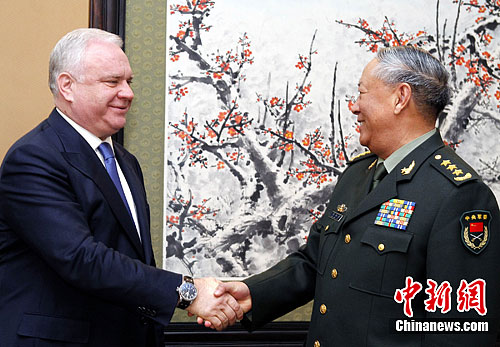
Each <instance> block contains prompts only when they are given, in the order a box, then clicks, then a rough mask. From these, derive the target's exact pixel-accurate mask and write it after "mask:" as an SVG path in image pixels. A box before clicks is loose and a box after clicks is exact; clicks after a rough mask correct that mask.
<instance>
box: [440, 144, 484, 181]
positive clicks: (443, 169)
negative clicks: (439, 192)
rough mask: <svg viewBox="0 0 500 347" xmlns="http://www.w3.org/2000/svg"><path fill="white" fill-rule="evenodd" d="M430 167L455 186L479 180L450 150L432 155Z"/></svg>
mask: <svg viewBox="0 0 500 347" xmlns="http://www.w3.org/2000/svg"><path fill="white" fill-rule="evenodd" d="M445 148H446V147H445ZM431 166H432V167H434V168H435V169H436V170H437V171H439V172H440V173H441V174H443V175H444V176H445V177H446V178H448V179H449V180H450V181H452V182H453V183H454V184H455V185H457V186H459V185H461V184H463V183H466V182H469V181H474V180H478V179H480V177H479V175H478V174H477V173H476V172H475V171H474V170H473V169H472V168H471V167H470V166H469V165H468V164H467V163H466V162H465V161H463V159H462V158H460V157H459V156H458V155H457V154H456V153H455V152H454V151H453V150H452V149H450V150H449V151H448V150H439V151H437V152H436V153H434V157H433V158H432V159H431Z"/></svg>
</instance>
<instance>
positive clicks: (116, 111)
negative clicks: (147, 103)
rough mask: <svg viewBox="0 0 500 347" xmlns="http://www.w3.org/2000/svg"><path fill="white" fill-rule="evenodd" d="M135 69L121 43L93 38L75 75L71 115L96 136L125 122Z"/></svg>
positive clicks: (118, 128) (116, 128)
mask: <svg viewBox="0 0 500 347" xmlns="http://www.w3.org/2000/svg"><path fill="white" fill-rule="evenodd" d="M132 76H133V75H132V69H131V68H130V64H129V61H128V58H127V56H126V55H125V53H123V51H122V50H121V48H120V47H118V46H117V45H115V44H112V43H107V42H99V41H96V42H91V43H90V44H89V46H88V47H87V50H86V53H85V55H84V57H83V68H82V73H81V75H80V76H75V77H76V81H75V83H74V87H73V93H72V95H73V102H72V105H71V114H70V115H68V116H70V117H71V118H72V119H73V120H75V121H76V122H77V123H78V124H80V125H81V126H83V127H84V128H85V129H87V130H88V131H90V132H91V133H92V134H94V135H96V136H97V137H99V138H101V139H104V138H106V137H108V136H111V135H112V134H114V133H116V132H117V131H119V130H120V129H121V128H123V127H124V126H125V123H126V114H127V111H128V110H129V108H130V104H131V102H132V99H133V98H134V93H133V92H132V89H131V88H130V82H131V81H132Z"/></svg>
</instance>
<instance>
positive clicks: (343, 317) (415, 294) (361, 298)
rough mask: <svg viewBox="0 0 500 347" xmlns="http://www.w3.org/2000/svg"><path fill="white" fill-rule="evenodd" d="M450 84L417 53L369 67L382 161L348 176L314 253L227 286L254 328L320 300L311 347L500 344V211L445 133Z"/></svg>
mask: <svg viewBox="0 0 500 347" xmlns="http://www.w3.org/2000/svg"><path fill="white" fill-rule="evenodd" d="M447 82H448V74H447V72H446V70H445V68H444V67H443V66H442V65H441V64H440V63H439V61H437V60H436V59H435V58H433V57H432V56H431V55H430V54H429V53H427V52H425V51H423V50H420V49H416V48H413V47H394V48H388V49H383V50H381V51H380V52H379V53H378V55H377V57H376V58H375V59H373V60H372V61H371V62H370V63H369V64H368V65H367V66H366V68H365V69H364V71H363V74H362V76H361V79H360V82H359V89H358V90H359V96H358V99H357V101H356V103H355V104H354V106H353V107H352V111H353V112H354V113H355V114H356V115H357V117H358V119H357V120H358V122H359V123H360V143H361V144H362V145H364V146H367V147H368V148H369V149H370V150H371V153H367V154H364V155H361V156H359V157H358V158H356V159H354V160H352V161H351V162H350V164H349V166H348V167H347V169H346V170H345V171H344V172H343V174H342V175H341V176H340V177H339V179H338V182H337V184H336V186H335V190H334V192H333V194H332V196H331V199H330V201H329V203H328V206H327V209H326V211H325V213H324V215H323V216H322V217H321V218H320V219H319V220H318V222H317V223H315V224H314V225H313V226H312V227H311V230H310V233H309V237H308V239H307V244H306V245H304V246H303V247H302V248H301V249H300V250H299V251H297V252H295V253H293V254H292V255H290V256H289V257H288V258H286V259H284V260H283V261H281V262H280V263H278V264H277V265H275V266H274V267H272V268H271V269H269V270H267V271H265V272H263V273H261V274H258V275H255V276H252V277H250V278H248V279H246V280H245V281H244V282H232V283H227V284H222V285H220V286H219V288H218V289H217V290H216V295H218V294H221V293H224V292H229V293H231V294H232V295H233V296H234V297H235V298H237V299H238V300H239V301H240V304H241V305H242V307H243V308H244V311H245V312H248V313H247V315H246V316H245V319H244V324H246V325H247V327H248V328H249V329H256V328H258V327H260V326H262V325H263V324H265V323H267V322H270V321H271V320H273V319H275V318H277V317H279V316H281V315H283V314H284V313H286V312H289V311H291V310H292V309H294V308H296V307H299V306H300V305H303V304H305V303H307V302H308V301H310V300H312V299H314V305H313V311H312V312H313V313H312V317H311V323H310V328H309V333H308V337H307V342H306V346H311V347H312V346H315V347H319V346H328V347H330V346H493V345H494V343H495V338H496V332H497V329H498V318H499V316H500V307H499V306H500V275H499V272H498V268H499V266H500V234H499V232H500V213H499V210H498V206H497V202H496V200H495V197H494V195H493V194H492V192H491V191H490V189H489V188H488V187H487V186H486V185H485V184H484V183H483V182H482V181H481V178H480V177H479V176H478V174H477V173H476V172H475V171H474V170H473V169H472V168H471V167H470V166H469V165H468V164H467V163H465V162H464V161H463V160H462V159H461V158H460V157H459V156H458V155H457V154H456V153H455V152H454V151H453V150H452V149H451V148H450V147H448V146H445V144H444V143H443V141H442V139H441V137H440V135H439V132H438V131H437V130H436V129H435V128H434V125H435V122H436V118H437V116H438V114H439V113H440V112H441V111H442V110H443V108H444V107H445V106H446V104H447V102H448V99H449V93H450V92H449V89H448V86H447ZM384 171H385V175H384ZM250 310H251V311H250ZM430 318H441V319H447V320H448V321H449V322H453V329H456V330H459V329H468V328H470V326H469V325H467V323H465V322H464V321H463V320H464V319H469V320H472V321H474V322H475V321H482V320H484V319H486V320H487V324H488V331H487V332H486V333H485V332H476V333H474V332H467V333H465V332H464V333H461V334H450V333H448V334H447V333H442V330H439V328H436V327H434V328H433V326H432V325H430ZM412 319H423V320H424V322H423V323H422V322H420V325H419V324H417V323H415V322H412ZM201 322H202V320H201V319H199V323H201ZM455 322H458V324H455ZM206 325H207V326H208V325H210V324H209V323H206ZM441 327H442V325H441ZM445 331H446V330H445ZM464 331H466V330H464ZM439 332H440V333H439Z"/></svg>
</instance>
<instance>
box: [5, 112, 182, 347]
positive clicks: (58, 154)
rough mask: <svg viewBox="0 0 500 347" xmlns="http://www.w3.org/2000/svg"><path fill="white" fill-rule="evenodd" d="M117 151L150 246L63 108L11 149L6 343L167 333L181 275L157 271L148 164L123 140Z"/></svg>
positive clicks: (110, 342)
mask: <svg viewBox="0 0 500 347" xmlns="http://www.w3.org/2000/svg"><path fill="white" fill-rule="evenodd" d="M114 149H115V155H116V158H117V160H118V162H119V164H120V167H121V168H122V171H123V173H124V175H125V177H126V179H127V182H128V183H129V185H130V189H131V191H132V195H133V198H134V202H135V205H136V207H137V214H138V220H139V224H140V229H141V232H142V234H141V237H142V243H141V241H140V240H139V237H138V234H137V231H136V228H135V226H134V222H133V220H132V218H131V217H130V215H129V214H128V212H127V210H126V208H125V205H124V203H123V201H122V200H121V198H120V196H119V194H118V192H117V190H116V188H115V186H114V185H113V182H112V181H111V179H110V177H109V175H108V173H107V172H106V169H105V168H104V166H103V165H102V163H101V161H100V160H99V158H98V157H97V155H96V153H95V152H94V150H93V149H92V148H91V147H90V146H89V145H88V143H87V142H86V141H85V140H84V139H83V138H82V137H81V136H80V135H79V134H78V133H77V132H76V131H75V130H74V129H73V128H72V127H71V126H70V125H69V124H68V123H67V122H66V121H65V120H64V119H63V118H62V117H61V116H60V115H59V114H58V113H57V111H56V110H53V111H52V114H51V115H50V116H49V117H48V118H47V119H46V120H44V121H43V122H42V123H41V124H40V125H39V126H38V127H36V128H35V129H34V130H32V131H31V132H30V133H28V134H27V135H25V136H24V137H23V138H21V139H20V140H19V141H18V142H17V143H15V144H14V145H13V146H12V148H11V149H10V150H9V152H8V153H7V155H6V157H5V159H4V162H3V164H2V166H1V169H0V322H1V323H0V346H2V347H10V346H99V347H102V346H120V347H121V346H134V347H138V346H145V345H146V340H147V339H149V340H151V336H152V335H155V334H156V335H157V337H158V338H161V325H167V324H168V322H169V320H170V318H171V316H172V314H173V311H174V308H175V306H176V303H177V293H176V287H177V286H178V285H179V284H180V282H181V276H180V275H178V274H174V273H171V272H167V271H163V270H160V269H156V268H155V262H154V259H153V251H152V247H151V238H150V234H149V207H148V204H147V201H146V193H145V189H144V184H143V177H142V173H141V169H140V167H139V163H138V162H137V160H136V159H135V158H134V157H133V156H132V155H131V154H130V153H129V152H127V151H126V150H125V149H124V148H123V147H122V146H120V145H119V144H115V145H114ZM157 342H158V344H159V345H161V344H160V341H159V340H157ZM148 345H151V343H149V344H148Z"/></svg>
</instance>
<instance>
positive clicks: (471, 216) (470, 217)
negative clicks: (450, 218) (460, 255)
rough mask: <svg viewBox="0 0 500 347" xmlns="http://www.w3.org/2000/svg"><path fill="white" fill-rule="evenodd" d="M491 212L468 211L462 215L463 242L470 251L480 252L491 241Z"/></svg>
mask: <svg viewBox="0 0 500 347" xmlns="http://www.w3.org/2000/svg"><path fill="white" fill-rule="evenodd" d="M490 221H491V213H490V212H488V211H480V210H476V211H468V212H465V213H464V214H463V215H462V217H460V224H461V225H462V230H461V231H460V233H461V235H462V242H463V243H464V245H465V248H467V249H468V250H469V251H471V252H472V253H475V254H479V253H481V252H482V251H483V249H485V248H486V246H487V245H488V242H489V241H490Z"/></svg>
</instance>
